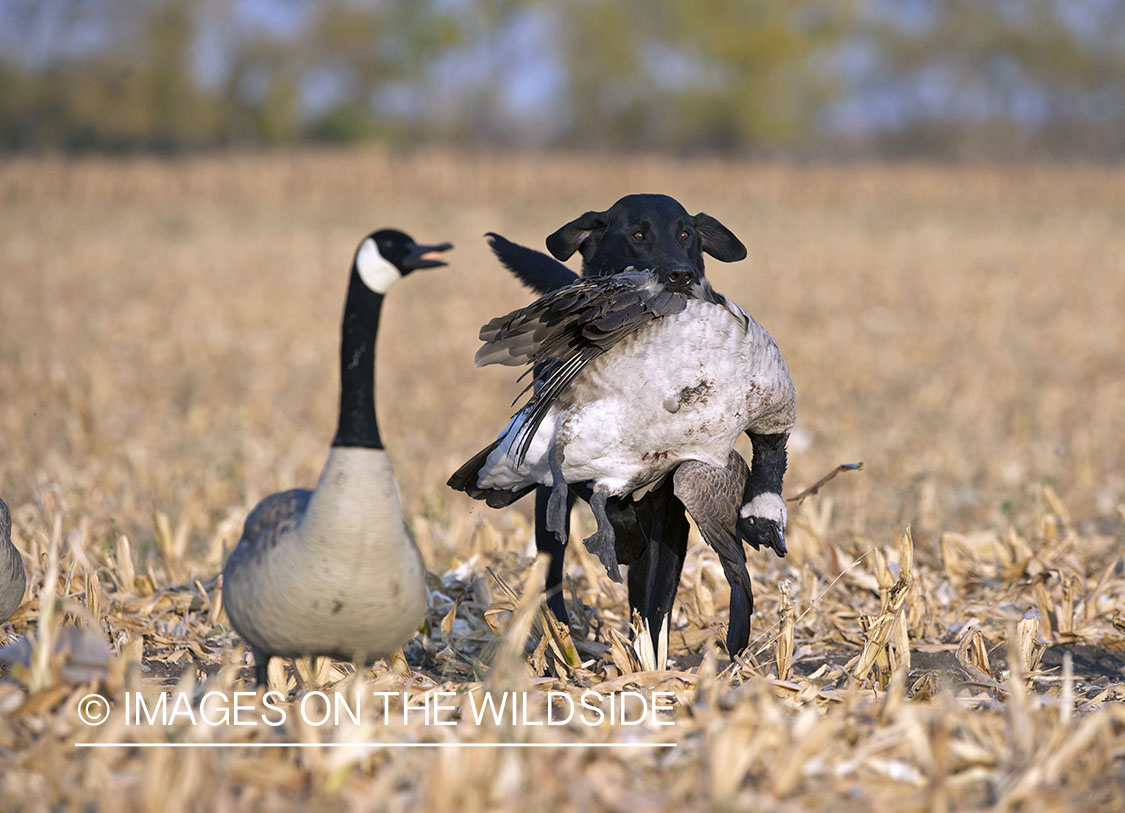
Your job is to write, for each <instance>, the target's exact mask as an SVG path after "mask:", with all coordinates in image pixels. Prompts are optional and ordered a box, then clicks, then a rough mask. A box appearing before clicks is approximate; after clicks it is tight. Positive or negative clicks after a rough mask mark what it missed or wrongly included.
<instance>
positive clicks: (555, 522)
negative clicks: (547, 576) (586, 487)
mask: <svg viewBox="0 0 1125 813" xmlns="http://www.w3.org/2000/svg"><path fill="white" fill-rule="evenodd" d="M563 455H564V451H563V447H562V446H560V445H558V444H557V443H556V444H555V445H554V446H552V447H551V452H550V454H548V455H547V465H548V466H550V467H551V480H552V483H553V485H552V487H551V498H550V500H549V501H548V502H547V530H548V531H550V532H551V533H553V534H554V535H555V538H556V539H558V540H559V542H560V543H561V544H563V545H565V544H566V537H567V531H568V523H567V519H568V517H569V515H570V508H569V506H568V505H567V502H568V501H567V492H568V488H567V484H566V480H565V479H563V472H562V465H563Z"/></svg>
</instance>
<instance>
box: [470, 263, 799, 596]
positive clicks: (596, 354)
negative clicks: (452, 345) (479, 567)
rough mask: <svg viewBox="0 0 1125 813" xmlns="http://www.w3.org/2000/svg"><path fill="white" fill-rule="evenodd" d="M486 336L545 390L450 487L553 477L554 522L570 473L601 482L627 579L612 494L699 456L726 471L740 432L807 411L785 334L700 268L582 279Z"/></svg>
mask: <svg viewBox="0 0 1125 813" xmlns="http://www.w3.org/2000/svg"><path fill="white" fill-rule="evenodd" d="M481 339H482V340H483V341H484V342H485V344H484V346H483V347H481V349H480V351H479V352H478V353H477V359H476V360H477V364H478V365H484V364H495V363H501V364H512V365H515V364H525V363H531V364H537V365H538V366H537V367H536V371H535V380H534V387H535V392H534V394H533V395H532V397H531V399H530V400H529V402H528V403H527V405H526V406H525V407H524V408H523V409H522V410H520V412H518V413H517V414H516V416H515V417H514V418H513V419H512V421H511V423H510V424H509V425H508V427H507V428H506V429H505V430H504V432H503V433H501V435H500V437H499V438H498V439H497V440H496V442H495V443H493V444H492V445H491V446H489V447H488V448H486V449H484V450H482V451H481V452H480V453H479V454H478V455H476V456H475V457H474V458H472V459H471V460H469V461H468V462H467V463H466V464H465V465H464V466H462V468H461V469H460V470H459V471H458V472H457V473H455V474H454V475H453V477H452V478H451V479H450V485H451V486H453V487H454V488H458V489H461V490H464V491H466V492H467V493H468V494H470V495H471V496H473V497H476V498H478V499H483V500H486V501H488V503H489V504H490V505H493V506H500V505H506V504H508V503H510V502H511V501H513V500H514V499H518V497H520V496H522V495H523V494H524V493H526V492H527V490H529V489H530V488H532V487H534V486H535V485H536V484H543V485H550V486H554V488H555V492H556V495H557V497H553V499H552V508H551V509H550V510H549V512H548V520H551V519H552V515H554V517H556V519H555V522H556V523H557V522H558V520H557V517H558V516H559V515H560V513H561V511H562V510H564V506H565V491H566V483H576V482H583V481H589V482H591V483H593V487H594V497H593V499H592V500H591V508H592V509H593V510H594V514H595V517H596V518H597V519H598V533H597V534H595V535H594V536H593V537H591V538H590V539H588V540H587V546H588V547H590V549H591V551H593V552H595V553H597V554H598V555H599V557H600V558H601V559H602V561H603V562H604V563H605V564H606V566H607V568H608V569H609V571H610V575H611V576H614V577H615V578H619V576H617V574H616V558H615V557H614V552H613V547H612V542H613V534H612V529H611V527H610V524H609V522H608V519H606V517H605V514H604V506H605V500H606V497H608V496H622V495H626V494H630V493H632V492H635V491H637V490H638V489H642V488H644V487H646V486H650V485H653V484H655V483H656V482H657V481H659V480H660V479H661V478H662V477H664V476H665V475H666V474H667V473H668V472H669V471H671V470H672V469H674V468H676V466H677V465H679V464H681V463H684V462H686V461H693V460H694V461H698V462H700V463H702V464H705V465H706V466H709V467H712V468H714V469H717V470H720V471H721V470H725V469H727V467H728V464H729V463H730V460H729V455H730V453H731V449H732V448H733V446H734V443H735V440H736V439H737V437H738V435H739V434H740V433H741V432H745V431H748V430H749V431H751V432H754V433H758V434H766V435H774V434H779V433H785V432H788V430H789V429H790V428H791V427H792V426H793V423H794V420H795V416H796V408H795V395H794V388H793V382H792V379H791V378H790V376H789V371H788V370H787V368H786V366H785V362H784V361H783V360H782V358H781V354H780V352H779V351H778V348H777V344H776V343H775V342H774V340H773V338H772V337H771V336H770V335H769V334H768V333H767V332H766V331H765V329H763V328H762V326H761V325H759V324H758V323H757V322H756V321H755V320H754V319H753V318H752V317H751V316H750V315H749V314H747V313H746V312H745V311H744V310H743V309H742V308H740V307H738V306H737V305H735V304H734V303H732V302H730V301H729V300H727V299H726V298H725V297H723V296H722V295H721V294H718V293H716V292H715V291H714V290H713V289H712V288H711V287H710V284H709V283H708V282H707V281H706V280H704V279H701V278H699V279H690V280H687V281H684V280H675V281H671V282H670V281H669V280H667V279H664V278H662V277H661V276H660V275H657V274H652V273H647V272H628V273H622V274H617V275H615V276H613V277H606V278H601V279H582V280H580V281H578V282H576V283H574V284H573V285H570V286H568V287H567V288H564V289H562V290H560V291H557V292H555V293H552V294H549V295H547V296H545V297H543V298H542V299H540V300H538V301H537V302H535V303H533V304H532V305H530V306H528V307H527V308H524V309H522V310H520V311H515V312H513V313H511V314H508V315H507V316H503V317H500V318H498V319H494V320H493V321H492V322H490V323H489V324H487V325H485V327H484V328H482V329H481ZM744 465H745V464H744V463H743V466H744ZM744 480H745V478H743V481H744ZM740 496H741V493H740ZM763 496H766V495H763ZM768 497H769V500H768V501H769V502H770V504H769V505H768V506H767V505H764V503H759V504H758V505H756V506H755V508H756V510H757V511H758V512H759V513H762V512H764V514H765V515H767V516H769V517H770V518H771V519H774V520H776V522H777V524H778V525H779V526H780V527H782V528H783V527H784V525H785V507H784V503H782V502H781V499H780V496H778V495H768ZM560 501H561V502H560Z"/></svg>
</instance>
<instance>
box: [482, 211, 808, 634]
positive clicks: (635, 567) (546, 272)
mask: <svg viewBox="0 0 1125 813" xmlns="http://www.w3.org/2000/svg"><path fill="white" fill-rule="evenodd" d="M487 236H488V238H489V244H490V245H491V247H492V250H493V252H494V253H495V254H496V256H497V257H498V258H499V260H500V262H501V263H503V264H504V266H505V267H507V268H508V269H509V270H510V271H511V272H512V273H513V274H515V276H516V277H517V278H519V280H520V281H521V282H523V283H524V284H525V285H527V286H528V287H530V288H532V289H533V290H534V291H536V292H537V293H539V294H545V293H548V292H550V291H553V290H555V289H557V288H561V287H563V286H566V285H569V284H570V283H572V282H574V281H575V280H576V279H577V278H578V275H576V274H575V273H574V272H573V271H571V270H570V269H569V268H567V267H566V266H565V265H563V264H562V262H560V261H564V260H568V259H570V257H571V256H572V255H573V254H574V253H575V252H576V251H578V252H580V253H581V255H582V274H583V276H606V275H609V274H616V273H619V272H621V271H625V270H629V269H636V270H654V271H663V272H664V273H665V274H675V273H680V272H683V273H687V274H697V275H700V276H701V275H702V274H703V255H704V254H710V255H711V256H712V257H714V258H715V259H717V260H721V261H722V262H736V261H738V260H741V259H743V258H745V257H746V247H745V246H744V245H743V244H742V242H741V241H740V240H739V239H738V238H737V237H736V236H735V235H734V233H733V232H731V230H730V229H728V228H727V227H726V226H724V225H723V224H722V223H720V222H719V221H718V220H716V219H715V218H714V217H711V216H710V215H708V214H703V213H700V214H697V215H690V214H688V212H687V210H686V209H684V207H683V206H681V205H680V203H679V202H678V201H676V200H675V199H674V198H671V197H669V196H667V195H627V196H625V197H623V198H621V200H619V201H617V202H616V203H615V204H613V206H611V207H610V208H609V209H606V210H605V211H604V212H594V211H591V212H586V213H585V214H583V215H581V216H580V217H577V218H575V219H574V220H572V221H571V222H569V223H567V224H566V225H565V226H563V227H562V228H560V229H559V230H558V231H556V232H555V233H554V234H552V235H550V236H549V237H548V238H547V248H548V250H549V251H550V252H551V254H552V255H554V257H555V259H552V258H551V257H548V256H547V255H545V254H543V253H542V252H539V251H535V250H534V249H530V248H527V247H525V246H521V245H518V244H516V243H512V242H510V241H509V240H506V239H504V238H503V237H501V236H500V235H498V234H494V233H489V234H488V235H487ZM749 436H750V441H751V443H752V445H753V450H754V456H753V463H752V467H751V471H750V478H749V480H748V482H747V487H746V496H747V501H748V502H749V499H750V498H752V497H753V496H756V495H758V494H763V493H767V492H768V493H773V494H780V493H781V484H782V478H783V477H784V474H785V467H786V453H785V444H786V441H787V439H788V438H787V436H786V435H753V434H750V435H749ZM550 494H551V489H550V487H546V486H541V487H539V488H537V489H536V492H535V544H536V547H537V548H538V549H539V550H540V551H541V552H544V553H547V554H548V555H549V556H550V567H549V569H548V571H547V585H546V586H547V604H548V606H549V607H550V608H551V610H552V612H553V613H554V614H555V616H556V617H557V618H558V619H559V620H560V621H563V622H564V623H567V622H568V615H567V611H566V604H565V602H564V600H563V594H562V576H563V557H564V555H565V552H566V547H565V545H566V543H565V540H566V539H567V537H568V531H569V528H564V529H563V530H562V532H561V537H562V538H561V540H560V538H559V537H557V536H556V535H555V534H554V533H552V532H551V531H548V530H547V522H546V517H547V505H548V501H549V499H550ZM577 496H581V497H582V498H583V499H585V500H587V501H589V498H590V496H591V490H590V488H589V487H588V486H586V485H585V484H581V483H579V484H573V485H572V486H571V488H570V492H569V496H568V502H567V516H568V518H569V513H570V509H571V508H572V507H573V505H574V500H575V497H577ZM606 512H607V514H608V515H609V518H610V521H611V522H612V523H613V526H614V531H615V533H616V540H617V541H616V554H617V560H618V562H619V563H620V564H624V565H629V578H628V584H629V606H630V607H631V608H632V610H634V611H635V612H637V613H639V614H640V616H641V617H642V618H644V619H645V620H647V622H648V625H649V630H650V634H651V636H652V641H653V648H654V650H655V649H657V648H658V647H659V636H660V630H661V628H662V627H663V625H664V623H665V620H666V619H667V617H668V615H669V613H670V612H671V611H672V602H673V600H674V599H675V597H676V589H677V587H678V586H679V582H680V573H681V571H682V570H683V565H684V558H685V556H686V554H687V541H688V521H687V515H686V513H685V510H684V506H683V504H682V503H681V502H680V501H679V500H678V499H677V498H676V497H675V495H674V494H673V482H672V478H671V477H666V478H665V479H664V481H663V483H662V484H661V485H659V486H658V487H657V488H655V489H653V490H652V491H650V492H648V493H647V494H645V495H644V496H643V497H642V498H640V499H639V500H635V501H634V500H633V499H632V498H630V497H625V498H621V499H610V500H609V504H607V506H606ZM782 531H783V529H781V528H778V527H776V523H772V521H768V520H767V521H761V522H758V523H757V524H756V525H755V526H754V527H753V528H752V529H751V533H750V534H749V538H748V541H749V542H750V543H751V544H753V545H754V546H755V547H756V548H758V547H761V546H762V545H765V546H767V547H772V548H773V549H774V550H776V551H777V552H778V553H779V554H781V555H784V552H785V543H784V536H782ZM734 610H735V608H734V607H733V606H732V613H733V611H734ZM751 612H753V602H752V599H751V604H750V606H749V607H747V608H745V618H739V619H735V618H732V619H731V623H730V625H729V627H728V634H727V647H728V650H729V651H730V653H731V654H732V655H733V654H735V653H737V652H740V651H741V650H742V649H744V648H745V647H746V645H747V643H748V640H749V615H750V613H751ZM739 614H740V615H741V613H739Z"/></svg>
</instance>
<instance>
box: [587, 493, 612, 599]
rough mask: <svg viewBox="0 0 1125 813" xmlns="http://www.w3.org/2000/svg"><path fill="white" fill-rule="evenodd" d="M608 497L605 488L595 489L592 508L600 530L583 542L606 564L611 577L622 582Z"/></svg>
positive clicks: (591, 503)
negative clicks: (608, 513) (610, 519)
mask: <svg viewBox="0 0 1125 813" xmlns="http://www.w3.org/2000/svg"><path fill="white" fill-rule="evenodd" d="M608 498H609V493H608V492H607V491H605V489H601V488H595V489H594V494H593V496H592V497H590V509H591V510H592V511H593V512H594V519H595V520H596V521H597V523H598V530H597V531H595V532H594V533H593V534H591V535H590V536H588V537H586V538H585V539H584V540H582V542H583V544H585V545H586V550H588V551H590V553H592V554H594V555H595V556H597V557H598V560H599V561H600V562H601V563H602V564H603V565H605V570H606V573H607V574H608V575H609V577H610V578H611V579H613V581H615V582H617V583H618V584H620V583H621V568H620V567H618V564H617V548H616V545H615V541H616V536H615V534H614V532H613V524H612V523H611V522H610V521H609V516H608V515H607V514H606V511H605V504H606V500H607V499H608Z"/></svg>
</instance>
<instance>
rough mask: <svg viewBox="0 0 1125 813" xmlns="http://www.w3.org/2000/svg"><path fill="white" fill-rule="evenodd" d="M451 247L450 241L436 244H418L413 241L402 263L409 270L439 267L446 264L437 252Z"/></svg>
mask: <svg viewBox="0 0 1125 813" xmlns="http://www.w3.org/2000/svg"><path fill="white" fill-rule="evenodd" d="M451 248H453V244H452V243H441V244H440V245H436V246H420V245H418V244H417V243H415V244H414V245H413V246H412V247H411V249H410V251H409V252H408V253H407V255H406V258H405V259H404V260H403V261H402V264H403V265H404V266H405V267H406V268H409V269H411V270H415V269H418V268H440V267H441V266H443V265H447V263H446V262H445V260H443V259H442V258H441V257H440V256H439V254H440V252H442V251H449V249H451Z"/></svg>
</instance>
